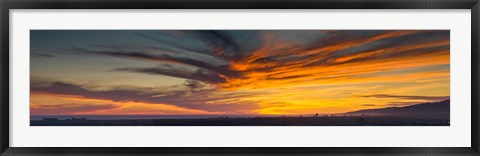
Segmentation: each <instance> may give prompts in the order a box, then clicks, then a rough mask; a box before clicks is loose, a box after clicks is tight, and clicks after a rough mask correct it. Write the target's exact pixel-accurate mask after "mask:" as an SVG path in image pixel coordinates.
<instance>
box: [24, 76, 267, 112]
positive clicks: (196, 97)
mask: <svg viewBox="0 0 480 156" xmlns="http://www.w3.org/2000/svg"><path fill="white" fill-rule="evenodd" d="M32 82H37V84H36V83H34V84H31V88H30V90H31V92H32V93H49V94H57V95H73V96H81V97H85V98H91V99H103V100H112V101H115V102H141V103H149V104H167V105H174V106H178V107H183V108H188V109H196V110H205V111H211V112H227V111H228V112H238V113H240V112H241V113H247V112H249V111H251V110H255V109H257V108H258V105H257V104H255V103H254V102H250V101H245V100H233V99H239V98H240V97H245V96H251V95H252V94H221V95H219V94H220V93H218V92H216V91H215V90H211V89H198V88H195V89H194V90H181V91H171V90H170V91H169V90H167V91H163V92H162V91H155V92H154V91H151V90H152V89H149V88H143V89H142V88H138V89H110V90H92V89H88V88H86V87H83V86H80V85H75V84H70V83H65V82H45V81H44V82H42V83H38V81H32ZM187 83H188V84H187V86H188V87H190V88H192V87H199V84H193V82H191V81H188V82H187ZM195 85H196V86H195ZM192 91H194V92H195V94H191V92H192ZM226 99H232V100H229V101H228V102H227V103H223V102H224V101H226Z"/></svg>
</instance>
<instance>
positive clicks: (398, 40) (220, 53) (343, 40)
mask: <svg viewBox="0 0 480 156" xmlns="http://www.w3.org/2000/svg"><path fill="white" fill-rule="evenodd" d="M166 32H171V33H170V34H169V33H166ZM173 32H175V33H176V34H177V35H172V34H175V33H173ZM287 32H288V31H285V30H282V31H246V30H235V31H213V30H198V31H194V30H183V31H165V32H163V31H162V33H151V32H150V33H148V34H147V33H134V34H135V36H137V37H141V38H146V39H148V40H151V41H154V42H155V43H157V45H143V46H144V47H143V48H142V46H140V48H138V47H137V48H135V47H131V46H130V47H129V46H125V45H123V46H122V45H120V46H119V45H116V46H115V45H96V47H93V48H88V47H87V48H73V49H72V50H74V51H76V52H81V53H89V54H97V55H104V56H111V57H119V58H126V59H142V60H147V61H152V62H158V63H162V64H170V65H172V66H176V65H180V66H191V67H194V68H198V69H196V70H184V69H181V68H165V67H119V68H116V69H112V70H113V71H121V72H135V73H144V74H151V75H167V76H173V77H178V78H184V79H191V80H196V81H202V82H207V83H211V84H218V83H223V82H226V81H227V79H230V78H232V79H243V78H248V77H246V76H247V75H249V73H252V72H265V73H268V72H271V73H272V74H265V77H264V78H262V79H265V80H285V79H297V78H302V77H309V76H311V75H289V74H283V73H282V71H280V70H279V69H282V70H285V69H288V68H290V67H291V68H298V69H299V70H302V69H303V68H310V67H318V66H325V67H328V66H335V65H343V64H354V63H361V62H367V61H372V60H378V59H392V58H400V57H403V58H406V59H408V57H412V56H418V55H423V54H431V53H436V52H442V51H444V50H449V45H437V46H436V45H433V46H426V47H419V48H414V49H406V50H405V49H403V50H402V49H397V47H402V46H409V45H415V44H426V43H431V42H437V41H444V40H449V31H442V30H438V31H437V30H433V31H412V32H411V33H405V34H402V32H407V31H390V30H380V31H377V30H361V31H321V33H318V35H316V36H321V37H317V38H314V39H315V40H313V41H302V42H299V43H302V45H295V44H293V43H297V42H295V41H291V42H292V43H289V42H287V41H289V40H292V39H296V40H301V39H302V38H305V36H300V37H298V36H296V37H292V36H291V34H300V33H287ZM310 32H311V33H315V31H310ZM311 33H310V34H311ZM279 34H281V35H279ZM288 34H290V35H288ZM308 34H309V33H304V35H308ZM269 35H274V36H275V35H276V36H275V37H274V39H270V38H268V36H269ZM282 35H283V36H282ZM265 36H267V37H266V38H265ZM382 36H387V37H382ZM309 39H312V38H309ZM182 40H183V41H182ZM271 40H273V41H271ZM277 40H278V41H277ZM280 40H281V42H280ZM194 41H195V42H194ZM194 43H199V44H194ZM200 43H201V44H200ZM290 44H292V45H290ZM285 45H288V46H285ZM152 47H153V48H152ZM272 47H273V48H272ZM276 47H277V48H276ZM392 47H393V48H392ZM98 48H103V49H98ZM262 48H264V49H268V50H270V51H267V52H263V53H268V54H261V55H258V54H253V53H255V51H257V50H259V49H262ZM152 49H156V50H159V51H161V53H153V52H151V51H150V50H152ZM379 50H380V51H382V50H384V51H383V52H381V53H373V54H369V52H372V51H379ZM357 54H358V55H359V56H358V57H354V58H352V59H347V60H346V61H339V62H337V59H338V58H340V57H343V56H351V55H357ZM197 56H204V57H203V58H202V57H197ZM206 58H212V59H206ZM245 61H248V62H245ZM219 62H223V63H219ZM235 62H240V63H244V62H245V63H250V64H255V65H256V66H254V68H247V69H244V70H238V69H235V68H233V65H232V64H233V63H235ZM272 71H275V72H272ZM286 72H288V71H286ZM379 72H381V71H379ZM312 74H316V75H320V74H322V73H312ZM328 74H332V73H325V75H328ZM281 75H287V76H281ZM347 76H350V75H337V76H336V77H347ZM321 78H327V79H328V78H335V77H328V76H322V77H321ZM319 79H320V78H319Z"/></svg>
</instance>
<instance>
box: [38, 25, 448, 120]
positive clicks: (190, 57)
mask: <svg viewBox="0 0 480 156" xmlns="http://www.w3.org/2000/svg"><path fill="white" fill-rule="evenodd" d="M449 98H450V32H449V31H448V30H388V31H386V30H345V31H340V30H272V31H269V30H261V31H253V30H224V31H207V30H199V31H194V30H184V31H180V30H179V31H174V30H98V31H94V30H32V31H31V94H30V99H31V100H30V106H31V107H30V111H31V112H30V113H31V115H84V114H87V115H139V114H145V115H299V114H316V113H319V114H338V113H346V112H351V111H356V110H362V109H373V108H385V107H398V106H409V105H412V104H417V103H422V102H438V101H442V100H447V99H449Z"/></svg>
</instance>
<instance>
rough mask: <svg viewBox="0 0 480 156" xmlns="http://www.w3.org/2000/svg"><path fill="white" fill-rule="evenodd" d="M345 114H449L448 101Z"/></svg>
mask: <svg viewBox="0 0 480 156" xmlns="http://www.w3.org/2000/svg"><path fill="white" fill-rule="evenodd" d="M345 114H350V115H361V114H365V115H406V114H450V100H445V101H440V102H434V103H421V104H415V105H411V106H405V107H387V108H378V109H364V110H358V111H353V112H348V113H345Z"/></svg>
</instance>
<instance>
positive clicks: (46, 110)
mask: <svg viewBox="0 0 480 156" xmlns="http://www.w3.org/2000/svg"><path fill="white" fill-rule="evenodd" d="M117 107H118V106H115V105H113V104H45V105H32V106H31V108H30V113H31V114H33V115H35V114H41V115H65V114H77V113H88V112H94V111H100V110H108V109H114V108H117Z"/></svg>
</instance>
